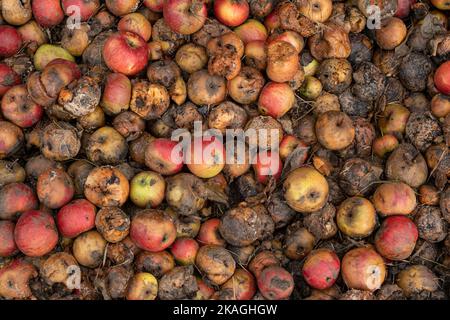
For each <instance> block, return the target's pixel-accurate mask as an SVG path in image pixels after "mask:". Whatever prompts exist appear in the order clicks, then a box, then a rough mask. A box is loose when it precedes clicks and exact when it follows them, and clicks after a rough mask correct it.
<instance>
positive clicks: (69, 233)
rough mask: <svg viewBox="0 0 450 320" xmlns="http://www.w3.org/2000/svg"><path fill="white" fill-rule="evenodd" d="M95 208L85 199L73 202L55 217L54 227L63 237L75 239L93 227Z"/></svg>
mask: <svg viewBox="0 0 450 320" xmlns="http://www.w3.org/2000/svg"><path fill="white" fill-rule="evenodd" d="M96 211H97V210H96V208H95V206H94V205H93V204H92V203H90V202H89V201H88V200H85V199H77V200H74V201H72V202H70V203H68V204H66V205H65V206H63V207H62V208H61V209H59V211H58V213H57V215H56V225H57V226H58V230H59V232H60V233H61V235H62V236H63V237H66V238H75V237H77V236H78V235H80V234H82V233H83V232H86V231H89V230H91V229H93V228H94V227H95V214H96Z"/></svg>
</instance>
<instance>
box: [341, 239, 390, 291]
mask: <svg viewBox="0 0 450 320" xmlns="http://www.w3.org/2000/svg"><path fill="white" fill-rule="evenodd" d="M341 273H342V278H343V280H344V282H345V284H346V285H347V287H348V288H350V289H357V290H368V291H375V290H377V289H379V288H380V287H381V285H382V284H383V282H384V280H385V278H386V265H385V263H384V260H383V258H382V257H381V256H380V255H379V254H378V253H377V252H376V251H375V250H374V249H373V248H372V247H360V248H355V249H352V250H350V251H348V252H347V253H346V254H345V255H344V257H343V258H342V264H341Z"/></svg>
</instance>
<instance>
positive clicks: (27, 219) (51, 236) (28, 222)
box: [14, 210, 58, 257]
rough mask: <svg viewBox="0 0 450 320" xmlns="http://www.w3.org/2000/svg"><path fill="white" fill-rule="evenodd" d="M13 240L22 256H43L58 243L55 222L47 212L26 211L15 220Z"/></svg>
mask: <svg viewBox="0 0 450 320" xmlns="http://www.w3.org/2000/svg"><path fill="white" fill-rule="evenodd" d="M14 239H15V241H16V244H17V247H18V248H19V250H20V251H21V252H22V253H23V254H25V255H27V256H30V257H40V256H43V255H45V254H47V253H49V252H50V251H52V250H53V248H54V247H55V246H56V244H57V243H58V231H57V230H56V225H55V220H53V217H52V216H51V215H50V214H49V213H47V212H43V211H38V210H32V211H27V212H25V213H24V214H22V215H21V216H20V218H19V220H17V224H16V228H15V230H14Z"/></svg>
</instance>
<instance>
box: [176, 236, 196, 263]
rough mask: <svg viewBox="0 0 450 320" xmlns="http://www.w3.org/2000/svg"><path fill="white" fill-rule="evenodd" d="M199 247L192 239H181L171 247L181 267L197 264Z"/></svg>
mask: <svg viewBox="0 0 450 320" xmlns="http://www.w3.org/2000/svg"><path fill="white" fill-rule="evenodd" d="M198 248H199V245H198V242H197V241H195V240H194V239H192V238H179V239H176V240H175V242H174V243H173V244H172V246H171V247H170V252H171V253H172V255H173V257H174V258H175V261H176V262H177V263H178V264H181V265H184V266H185V265H190V264H194V263H195V257H196V256H197V251H198Z"/></svg>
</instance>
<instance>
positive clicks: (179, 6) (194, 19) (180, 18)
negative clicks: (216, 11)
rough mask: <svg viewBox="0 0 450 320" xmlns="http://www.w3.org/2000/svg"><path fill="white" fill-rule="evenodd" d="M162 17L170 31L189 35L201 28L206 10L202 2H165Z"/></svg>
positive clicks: (169, 0) (200, 0) (186, 0)
mask: <svg viewBox="0 0 450 320" xmlns="http://www.w3.org/2000/svg"><path fill="white" fill-rule="evenodd" d="M163 16H164V21H165V22H166V23H167V25H168V26H169V28H170V29H172V30H173V31H175V32H177V33H180V34H184V35H189V34H193V33H195V32H197V31H198V30H200V29H201V28H202V27H203V25H204V24H205V21H206V18H207V16H208V10H207V7H206V4H205V2H204V1H203V0H166V1H165V2H164V6H163Z"/></svg>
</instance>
